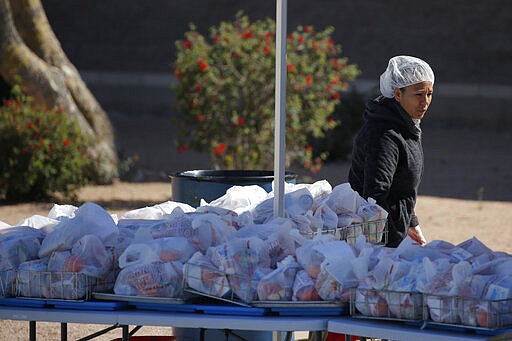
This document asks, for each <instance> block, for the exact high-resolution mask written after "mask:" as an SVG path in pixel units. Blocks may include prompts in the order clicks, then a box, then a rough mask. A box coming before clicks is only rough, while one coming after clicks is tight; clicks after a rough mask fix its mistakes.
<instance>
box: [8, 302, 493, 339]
mask: <svg viewBox="0 0 512 341" xmlns="http://www.w3.org/2000/svg"><path fill="white" fill-rule="evenodd" d="M0 320H23V321H37V322H65V323H87V324H109V325H115V324H118V325H144V326H165V327H178V328H207V329H237V330H253V331H307V330H309V331H316V330H329V331H331V332H335V333H344V334H350V335H358V336H365V337H369V338H382V339H389V340H397V341H400V340H404V341H405V340H407V341H410V340H414V341H427V340H428V341H431V340H438V341H463V340H464V341H466V340H487V339H488V338H489V336H487V335H479V334H475V333H461V332H453V331H449V330H432V329H428V330H427V329H420V327H418V326H412V325H406V324H404V323H403V322H400V323H397V322H393V321H382V320H364V319H356V318H351V317H334V316H318V317H316V316H236V315H215V314H198V313H177V312H159V311H150V310H136V309H131V310H130V309H128V310H113V311H96V310H74V309H56V308H28V307H10V306H0Z"/></svg>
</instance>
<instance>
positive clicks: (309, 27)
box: [304, 26, 313, 32]
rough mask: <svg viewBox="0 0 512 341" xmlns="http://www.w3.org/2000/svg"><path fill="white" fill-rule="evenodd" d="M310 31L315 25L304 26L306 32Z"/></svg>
mask: <svg viewBox="0 0 512 341" xmlns="http://www.w3.org/2000/svg"><path fill="white" fill-rule="evenodd" d="M310 31H313V26H306V27H304V32H310Z"/></svg>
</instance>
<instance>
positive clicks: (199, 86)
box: [195, 84, 203, 92]
mask: <svg viewBox="0 0 512 341" xmlns="http://www.w3.org/2000/svg"><path fill="white" fill-rule="evenodd" d="M195 89H196V91H197V92H201V90H203V87H202V86H201V85H199V84H196V86H195Z"/></svg>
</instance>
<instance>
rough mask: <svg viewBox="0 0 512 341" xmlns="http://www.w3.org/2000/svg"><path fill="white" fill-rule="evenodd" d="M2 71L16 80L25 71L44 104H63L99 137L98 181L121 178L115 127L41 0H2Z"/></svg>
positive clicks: (25, 82) (95, 153) (31, 91)
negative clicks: (65, 47) (62, 42)
mask: <svg viewBox="0 0 512 341" xmlns="http://www.w3.org/2000/svg"><path fill="white" fill-rule="evenodd" d="M0 75H1V76H2V77H3V78H4V79H5V81H6V82H7V83H9V84H10V85H14V84H15V82H16V77H17V76H19V77H21V85H22V87H23V90H24V92H25V93H26V94H27V95H29V96H31V97H32V98H33V99H34V102H35V103H36V104H38V105H42V106H45V107H48V108H54V107H61V108H62V109H63V111H64V112H65V113H67V114H68V115H69V116H70V117H71V118H72V119H74V120H75V121H76V122H78V124H79V125H80V127H81V128H82V131H83V132H84V133H86V134H89V135H91V136H92V137H93V140H94V141H95V144H94V147H93V148H91V150H89V153H90V155H89V156H90V157H91V158H92V159H93V160H94V161H95V168H96V173H97V180H98V183H110V182H112V181H113V180H115V179H117V178H118V159H117V154H116V149H115V144H114V134H113V129H112V126H111V124H110V120H109V119H108V116H107V114H106V113H105V111H104V110H103V109H102V108H101V106H100V105H99V103H98V102H97V101H96V99H95V98H94V96H93V95H92V93H91V92H90V91H89V89H88V88H87V86H86V85H85V83H84V81H83V80H82V78H81V77H80V74H79V73H78V71H77V69H76V68H75V66H74V65H73V64H72V63H71V62H70V61H69V60H68V58H67V57H66V55H65V53H64V51H63V50H62V47H61V45H60V43H59V41H58V40H57V38H56V36H55V34H54V33H53V30H52V29H51V27H50V24H49V23H48V19H47V17H46V14H45V12H44V9H43V7H42V5H41V2H40V0H0Z"/></svg>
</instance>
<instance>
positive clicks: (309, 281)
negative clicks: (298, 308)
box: [292, 270, 320, 301]
mask: <svg viewBox="0 0 512 341" xmlns="http://www.w3.org/2000/svg"><path fill="white" fill-rule="evenodd" d="M292 300H293V301H318V300H320V296H318V292H317V291H316V288H315V281H314V280H313V278H311V276H309V275H308V273H307V272H306V270H299V271H298V272H297V274H296V275H295V281H294V282H293V295H292Z"/></svg>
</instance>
